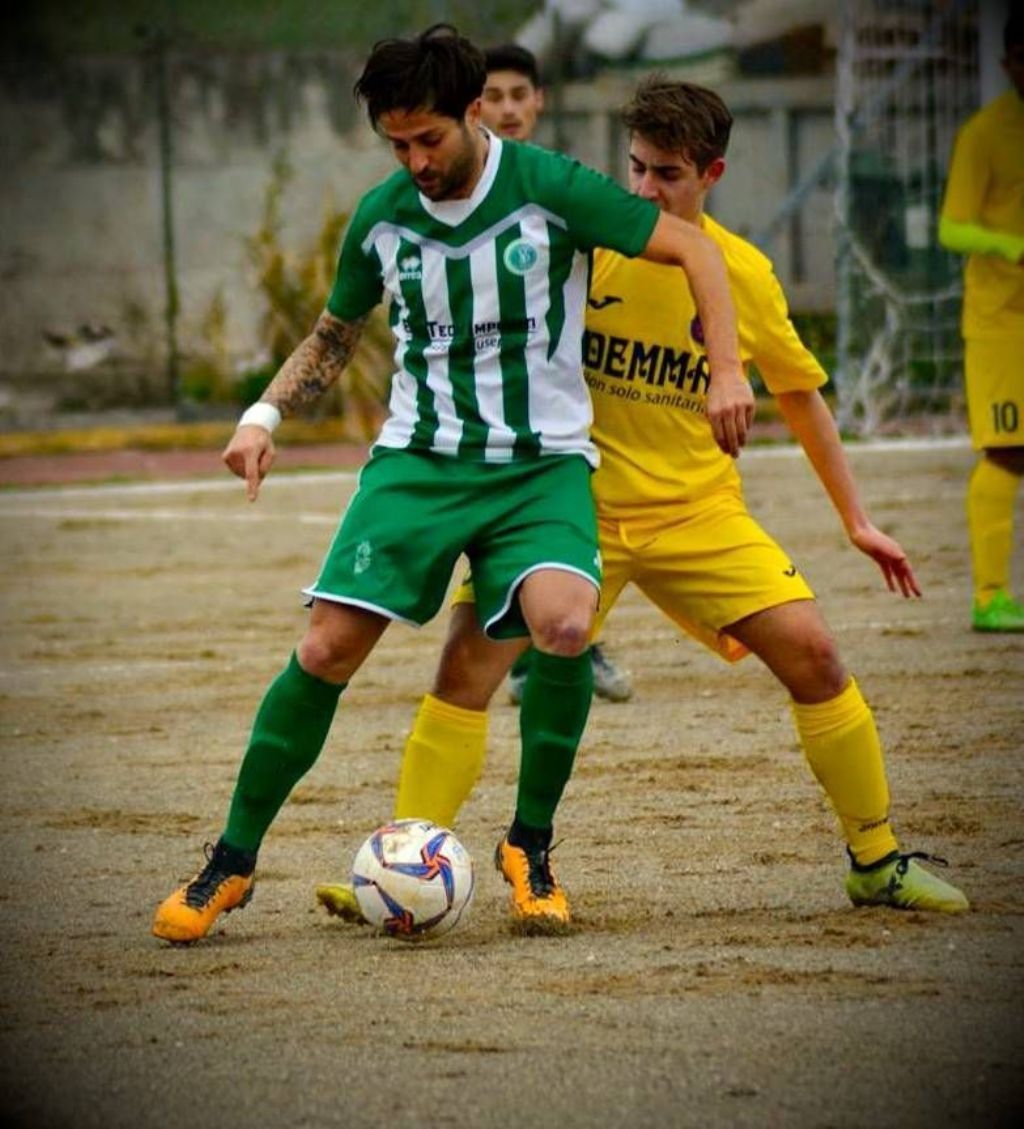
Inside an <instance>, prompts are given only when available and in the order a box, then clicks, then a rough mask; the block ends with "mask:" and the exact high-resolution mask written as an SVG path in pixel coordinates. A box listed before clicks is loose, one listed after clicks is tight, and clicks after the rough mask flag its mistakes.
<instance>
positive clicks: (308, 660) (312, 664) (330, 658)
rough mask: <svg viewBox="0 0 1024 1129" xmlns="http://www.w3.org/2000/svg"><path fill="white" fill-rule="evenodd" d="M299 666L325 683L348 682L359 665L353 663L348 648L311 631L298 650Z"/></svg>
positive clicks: (326, 636) (328, 637)
mask: <svg viewBox="0 0 1024 1129" xmlns="http://www.w3.org/2000/svg"><path fill="white" fill-rule="evenodd" d="M296 655H297V657H298V660H299V666H301V667H302V669H303V670H304V671H305V672H306V673H307V674H311V675H313V677H314V678H319V679H322V680H323V681H324V682H333V683H340V682H348V681H349V679H350V678H351V677H352V675H353V674H355V672H356V670H357V669H358V667H359V663H358V662H356V661H353V659H352V658H351V656H350V655H349V654H348V650H347V648H345V647H343V646H341V645H340V643H339V642H338V641H336V640H334V639H332V638H331V637H330V636H328V635H325V634H322V633H317V632H312V631H309V632H307V633H306V635H305V636H304V637H303V639H302V642H301V643H300V644H299V645H298V647H297V648H296Z"/></svg>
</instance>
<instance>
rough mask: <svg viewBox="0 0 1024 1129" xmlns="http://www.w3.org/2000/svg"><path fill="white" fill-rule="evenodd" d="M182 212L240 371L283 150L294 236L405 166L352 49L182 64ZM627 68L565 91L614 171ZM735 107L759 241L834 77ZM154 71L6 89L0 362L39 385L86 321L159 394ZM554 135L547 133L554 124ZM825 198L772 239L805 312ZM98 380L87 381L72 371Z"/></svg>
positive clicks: (198, 315)
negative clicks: (254, 270) (369, 113)
mask: <svg viewBox="0 0 1024 1129" xmlns="http://www.w3.org/2000/svg"><path fill="white" fill-rule="evenodd" d="M168 73H169V80H170V81H169V92H170V102H171V108H172V126H173V129H172V136H173V144H174V163H173V181H172V183H173V203H174V207H173V217H174V233H175V242H176V248H175V249H176V259H177V277H178V281H179V288H180V298H181V312H180V317H179V321H178V331H179V339H180V342H181V347H182V349H183V351H184V352H185V353H186V354H187V353H188V352H189V351H190V350H193V349H195V348H197V347H198V346H199V344H200V336H199V332H200V331H199V327H200V325H201V322H202V320H203V318H204V316H205V314H206V313H207V311H208V310H209V307H210V303H211V301H213V299H214V298H215V297H216V296H217V295H218V294H220V295H221V296H222V297H223V299H224V301H225V304H226V308H227V313H228V322H227V330H228V345H229V349H230V351H231V353H232V355H233V356H234V357H235V358H236V359H237V360H238V362H239V364H244V363H246V362H247V360H252V359H254V356H255V354H256V353H257V352H258V334H257V327H258V322H259V318H260V315H261V313H262V308H261V304H260V301H259V297H258V295H257V294H256V293H255V290H254V287H253V278H252V275H251V268H250V267H249V266H248V264H247V258H246V250H245V239H246V237H248V236H251V235H252V234H253V233H254V232H255V230H256V229H257V227H258V225H259V222H260V216H261V209H262V205H263V199H264V194H265V191H266V188H267V185H268V183H269V180H270V177H271V169H272V166H273V163H274V160H275V158H276V157H278V156H279V155H281V154H283V155H285V156H286V157H287V158H288V160H289V161H290V163H291V164H292V166H293V168H294V170H295V176H294V179H293V180H292V182H291V184H290V186H289V188H288V191H287V194H286V197H285V199H284V206H283V212H284V217H285V224H284V232H283V236H284V241H285V243H286V244H287V245H288V246H290V247H292V248H295V249H298V248H301V247H304V246H306V245H308V244H309V243H310V242H311V241H312V239H313V238H314V237H315V235H316V233H317V231H318V230H319V227H320V225H321V222H322V219H323V217H324V214H325V210H326V209H327V208H328V207H331V206H333V207H349V206H351V205H352V204H353V203H354V202H355V201H356V199H357V198H358V196H359V195H360V194H361V193H362V192H363V191H364V190H365V189H366V188H367V187H368V186H370V185H371V184H373V183H374V182H376V181H377V180H379V179H380V178H381V177H382V176H384V175H386V174H387V173H389V172H390V171H391V169H392V168H393V160H392V158H391V156H390V154H389V153H388V151H387V149H386V148H385V147H384V146H383V145H382V143H381V142H380V141H379V140H378V139H377V138H376V137H375V136H374V135H373V134H372V133H371V131H370V130H369V128H368V126H367V125H366V124H365V122H364V121H363V120H362V119H361V118H360V117H359V116H358V115H357V112H356V109H355V106H354V104H353V102H352V98H351V93H350V91H351V85H352V82H353V80H354V77H355V74H356V73H357V68H356V63H355V61H354V60H352V59H349V58H346V57H341V56H322V55H321V56H313V55H308V56H296V55H291V56H260V57H252V58H234V59H228V58H196V59H182V58H176V59H171V60H170V61H169V71H168ZM631 85H632V79H631V78H629V77H628V76H626V77H623V76H617V77H614V78H602V79H598V80H596V81H594V82H592V83H588V84H585V85H584V84H580V85H577V86H569V87H568V88H566V90H565V91H564V96H563V99H562V102H563V105H564V109H565V113H566V118H565V126H566V129H567V131H568V133H569V134H570V136H571V138H572V143H571V146H570V147H571V149H572V150H573V152H574V153H575V155H577V156H579V157H580V158H581V159H583V160H585V161H587V162H589V163H592V164H594V165H596V166H598V167H602V168H605V169H606V170H608V171H610V172H612V173H613V174H616V175H618V174H621V173H622V172H623V171H624V152H625V139H624V138H623V137H622V135H621V132H620V130H619V129H618V127H617V124H616V122H615V117H614V108H615V107H616V106H618V105H619V104H621V102H622V101H623V100H624V99H625V97H626V96H627V95H628V93H629V89H630V87H631ZM713 85H715V86H716V87H717V88H718V89H720V90H721V92H722V93H723V95H724V96H725V97H726V99H727V100H728V101H729V102H730V104H731V105H732V107H733V108H734V110H735V111H736V115H737V125H736V128H735V132H734V135H733V145H732V149H731V153H730V157H731V167H730V170H729V172H728V173H727V175H726V178H725V180H724V181H723V183H722V184H721V185H720V186H719V187H718V188H716V190H715V194H714V200H713V208H712V210H713V212H714V213H715V214H716V216H718V217H719V218H720V219H721V220H722V221H723V222H725V223H726V224H728V225H730V226H732V227H734V228H735V229H737V230H739V231H741V232H745V233H748V234H754V233H756V232H757V231H758V230H760V229H761V228H762V227H763V226H764V225H765V224H766V223H767V221H768V220H769V219H770V218H771V216H772V215H773V214H774V211H775V209H776V207H777V205H778V204H779V203H780V202H781V201H782V200H783V199H784V197H785V196H786V194H787V192H788V190H789V189H790V188H791V187H792V185H793V184H794V182H795V180H796V179H797V178H798V177H799V175H800V174H801V172H802V171H803V170H805V169H806V168H808V167H810V166H811V164H813V163H814V161H815V160H816V159H817V158H818V157H819V156H820V155H821V153H822V152H824V151H825V150H827V149H828V147H829V146H830V145H831V143H832V130H831V112H832V111H831V81H830V80H829V79H824V78H823V79H814V80H808V79H797V80H771V81H765V82H756V83H755V82H751V81H746V82H743V83H730V82H728V81H722V82H716V83H713ZM156 106H157V84H156V71H155V67H154V65H153V64H152V63H151V62H150V63H147V62H145V61H143V60H141V59H138V60H116V61H108V60H95V61H92V62H90V63H89V64H87V65H86V64H81V63H80V64H77V65H76V70H75V71H74V73H65V74H63V75H58V76H55V78H54V81H52V82H48V83H44V84H41V85H39V86H37V87H36V88H34V89H33V90H31V91H25V90H20V91H18V90H12V89H10V88H8V89H7V90H4V91H2V92H0V216H2V225H0V277H2V280H3V292H4V297H3V301H2V302H0V374H2V375H3V376H4V377H6V379H7V382H8V384H10V383H11V382H12V381H13V382H15V383H16V384H18V385H19V387H20V388H21V393H20V394H21V395H29V394H30V393H31V392H32V390H33V389H34V390H35V391H36V392H37V393H39V392H40V389H41V388H42V387H43V386H44V385H45V384H46V382H47V381H53V380H55V379H56V378H57V377H58V376H59V375H60V373H61V372H62V370H64V369H66V367H67V365H68V358H69V356H71V354H70V353H69V351H68V349H67V348H63V349H61V348H54V347H53V346H52V345H50V344H48V342H47V337H46V335H47V334H48V335H50V337H51V338H52V337H54V336H64V337H73V335H74V334H75V332H76V331H77V329H78V327H80V326H82V325H88V324H91V325H94V326H106V327H109V328H110V329H111V330H113V331H114V333H115V335H116V349H115V350H114V352H113V353H112V355H111V357H110V358H109V359H108V361H107V362H106V364H105V366H104V367H105V368H107V369H111V368H116V367H117V366H118V365H120V366H121V367H122V368H126V369H128V370H131V371H133V372H135V371H140V370H145V371H147V372H149V373H150V374H151V375H152V384H153V388H154V389H155V390H159V386H160V376H159V373H160V369H161V366H162V363H163V362H162V360H161V358H162V357H163V356H164V349H165V326H164V310H165V302H166V298H165V286H164V265H163V263H164V260H163V228H162V223H163V220H162V204H161V182H160V161H159V153H160V148H159V129H158V115H157V110H156ZM544 128H545V132H544V133H542V134H541V136H540V138H539V140H540V141H542V142H544V141H545V140H548V141H550V140H551V139H552V135H553V132H554V129H553V123H552V122H551V121H548V122H547V123H546V124H545V127H544ZM829 212H830V197H829V195H828V194H827V192H824V191H819V192H817V193H815V194H813V195H812V197H811V199H810V201H809V203H808V206H807V207H806V208H805V209H804V210H803V211H802V213H801V215H800V219H799V221H798V222H796V223H794V224H792V225H790V227H789V228H788V229H786V230H785V231H784V232H783V233H782V236H781V238H780V239H779V241H778V244H777V246H776V247H774V248H773V254H774V255H775V256H776V258H777V263H778V267H779V273H780V277H781V278H782V280H783V283H784V284H785V285H787V286H788V288H789V290H790V293H791V297H792V299H793V304H794V306H795V307H801V308H808V307H812V308H822V307H824V306H828V305H829V303H830V302H831V300H832V294H833V282H832V258H833V254H832V240H831V235H830V223H829ZM74 379H76V380H80V381H82V382H83V383H84V382H85V380H86V377H85V376H84V375H76V376H75V377H74Z"/></svg>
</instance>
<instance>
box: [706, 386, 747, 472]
mask: <svg viewBox="0 0 1024 1129" xmlns="http://www.w3.org/2000/svg"><path fill="white" fill-rule="evenodd" d="M708 422H709V423H710V424H711V431H712V434H713V435H714V437H715V442H716V443H717V444H718V445H719V447H721V448H722V450H723V451H724V452H725V453H726V454H727V455H732V457H733V458H734V459H735V458H736V457H737V455H739V453H740V449H741V448H742V447H743V446H744V445H745V444H746V442H747V435H748V434H749V432H750V427H751V424H752V423H753V422H754V390H753V389H752V388H751V387H750V384H749V383H748V382H747V380H746V379H745V378H744V377H743V376H736V377H732V378H724V379H723V378H719V377H712V379H711V381H710V383H709V384H708Z"/></svg>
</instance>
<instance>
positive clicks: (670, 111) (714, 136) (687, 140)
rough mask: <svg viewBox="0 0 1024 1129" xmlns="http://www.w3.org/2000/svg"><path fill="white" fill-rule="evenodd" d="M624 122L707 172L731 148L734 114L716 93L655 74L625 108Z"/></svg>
mask: <svg viewBox="0 0 1024 1129" xmlns="http://www.w3.org/2000/svg"><path fill="white" fill-rule="evenodd" d="M622 121H623V124H624V125H625V126H626V128H627V129H628V130H629V132H630V133H631V134H633V133H639V134H641V136H643V137H644V138H646V139H647V140H648V141H650V142H652V143H653V144H654V145H657V147H658V148H659V149H666V150H668V151H669V152H671V153H682V154H683V155H684V156H685V157H686V158H687V160H690V161H693V163H694V164H695V165H696V166H697V171H698V172H703V171H704V170H705V169H706V168H707V167H708V165H710V164H711V162H712V161H714V160H716V159H717V158H718V157H724V156H725V151H726V149H727V148H728V147H729V133H730V131H731V129H732V114H730V113H729V110H728V107H727V106H726V104H725V103H724V102H723V101H722V99H721V98H719V97H718V95H717V94H716V93H715V92H714V91H713V90H708V89H707V88H706V87H703V86H694V85H693V84H692V83H690V82H674V81H673V80H671V79H670V78H668V76H667V75H664V74H652V75H648V76H647V78H645V79H643V80H641V82H640V85H639V86H637V88H636V91H635V92H634V94H633V97H632V99H630V101H629V102H627V103H626V105H625V106H623V108H622Z"/></svg>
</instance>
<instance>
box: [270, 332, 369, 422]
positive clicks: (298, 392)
mask: <svg viewBox="0 0 1024 1129" xmlns="http://www.w3.org/2000/svg"><path fill="white" fill-rule="evenodd" d="M364 325H366V318H365V317H361V318H356V319H355V320H354V321H341V320H340V318H336V317H335V316H334V315H333V314H330V313H328V312H327V310H324V312H323V313H322V314H321V315H320V317H319V318H317V322H316V325H315V326H314V327H313V332H312V333H311V334H310V335H309V336H308V337H307V338H306V339H305V340H304V341H302V342H301V343H300V344H299V345H298V346H297V347H296V348H295V351H294V352H293V353H292V355H291V356H290V357H289V358H288V360H286V361H285V362H284V364H283V365H282V366H281V368H280V370H279V371H278V373H277V376H275V377H274V379H273V380H272V381H271V382H270V384H269V385H267V389H266V391H265V392H264V393H263V395H262V396H261V397H260V399H261V400H263V401H264V402H265V403H268V404H273V405H274V407H275V408H277V409H278V411H279V412H280V413H281V415H283V416H290V415H294V414H295V412H296V411H298V410H299V408H301V407H304V406H305V405H306V404H311V403H313V401H314V400H317V399H319V398H320V397H321V396H322V395H323V394H324V393H325V392H326V391H327V389H328V388H330V386H331V385H332V384H333V383H334V382H335V381H336V380H337V379H338V377H339V376H341V374H342V372H343V371H344V368H345V366H346V365H347V364H348V362H349V361H350V360H351V359H352V354H353V353H354V352H355V350H356V346H357V345H358V344H359V337H360V334H361V333H362V332H363V326H364Z"/></svg>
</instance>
